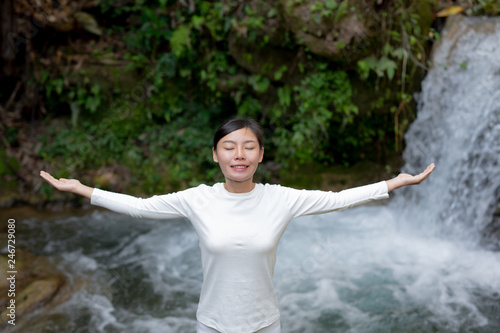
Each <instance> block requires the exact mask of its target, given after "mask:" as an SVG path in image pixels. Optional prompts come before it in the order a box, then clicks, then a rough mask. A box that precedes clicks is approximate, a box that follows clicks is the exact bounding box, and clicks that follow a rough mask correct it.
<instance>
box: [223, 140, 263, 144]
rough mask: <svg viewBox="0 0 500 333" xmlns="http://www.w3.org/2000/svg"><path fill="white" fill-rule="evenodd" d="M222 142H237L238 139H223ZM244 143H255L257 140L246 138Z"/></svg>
mask: <svg viewBox="0 0 500 333" xmlns="http://www.w3.org/2000/svg"><path fill="white" fill-rule="evenodd" d="M222 143H236V141H233V140H224V141H222ZM243 143H255V140H246V141H245V142H243Z"/></svg>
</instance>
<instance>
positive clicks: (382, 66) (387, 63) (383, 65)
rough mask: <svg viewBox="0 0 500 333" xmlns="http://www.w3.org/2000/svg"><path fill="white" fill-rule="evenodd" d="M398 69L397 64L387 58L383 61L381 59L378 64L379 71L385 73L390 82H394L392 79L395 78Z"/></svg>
mask: <svg viewBox="0 0 500 333" xmlns="http://www.w3.org/2000/svg"><path fill="white" fill-rule="evenodd" d="M397 67H398V66H397V64H396V63H395V62H394V61H392V60H390V59H389V58H387V57H383V58H382V59H380V61H379V64H378V69H379V70H380V71H381V72H384V71H385V72H386V73H387V77H388V78H389V80H392V78H393V77H394V72H395V71H396V68H397Z"/></svg>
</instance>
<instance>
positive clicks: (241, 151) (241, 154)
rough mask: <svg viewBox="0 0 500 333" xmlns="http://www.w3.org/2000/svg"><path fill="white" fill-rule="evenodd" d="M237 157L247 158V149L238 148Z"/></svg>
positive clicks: (239, 158)
mask: <svg viewBox="0 0 500 333" xmlns="http://www.w3.org/2000/svg"><path fill="white" fill-rule="evenodd" d="M235 159H237V160H244V159H245V149H244V148H243V147H239V148H236V155H235Z"/></svg>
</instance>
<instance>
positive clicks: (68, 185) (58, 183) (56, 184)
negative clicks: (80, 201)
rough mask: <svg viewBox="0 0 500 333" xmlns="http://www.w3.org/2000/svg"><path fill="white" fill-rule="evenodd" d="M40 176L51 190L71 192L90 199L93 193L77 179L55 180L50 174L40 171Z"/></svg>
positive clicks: (91, 189)
mask: <svg viewBox="0 0 500 333" xmlns="http://www.w3.org/2000/svg"><path fill="white" fill-rule="evenodd" d="M40 176H41V177H42V178H43V179H45V181H46V182H47V183H49V184H50V185H51V186H52V187H53V188H55V189H57V190H59V191H62V192H71V193H75V194H79V195H81V196H84V197H86V198H88V199H90V197H91V196H92V192H93V191H94V189H93V188H91V187H88V186H85V185H83V184H82V183H80V181H79V180H77V179H65V178H59V179H56V178H54V177H53V176H52V175H51V174H50V173H48V172H45V171H40Z"/></svg>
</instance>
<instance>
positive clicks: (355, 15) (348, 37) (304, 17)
mask: <svg viewBox="0 0 500 333" xmlns="http://www.w3.org/2000/svg"><path fill="white" fill-rule="evenodd" d="M280 4H281V6H282V7H283V9H284V10H283V14H284V19H285V25H286V27H287V28H288V29H289V30H290V31H292V32H293V34H294V35H295V38H296V39H297V40H298V41H299V42H300V41H302V42H303V43H304V45H306V46H307V47H308V48H309V49H310V50H311V51H312V52H313V53H315V54H317V55H320V56H323V57H326V58H330V59H332V60H340V59H342V58H344V54H345V49H346V48H349V49H356V48H357V45H356V44H358V43H366V39H367V33H368V31H367V25H368V22H367V20H368V17H367V16H362V11H363V10H364V9H366V4H365V3H361V1H356V0H349V1H342V2H336V1H324V2H318V3H317V4H316V6H314V5H311V3H310V2H309V1H303V2H302V1H301V2H298V1H295V0H280Z"/></svg>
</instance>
